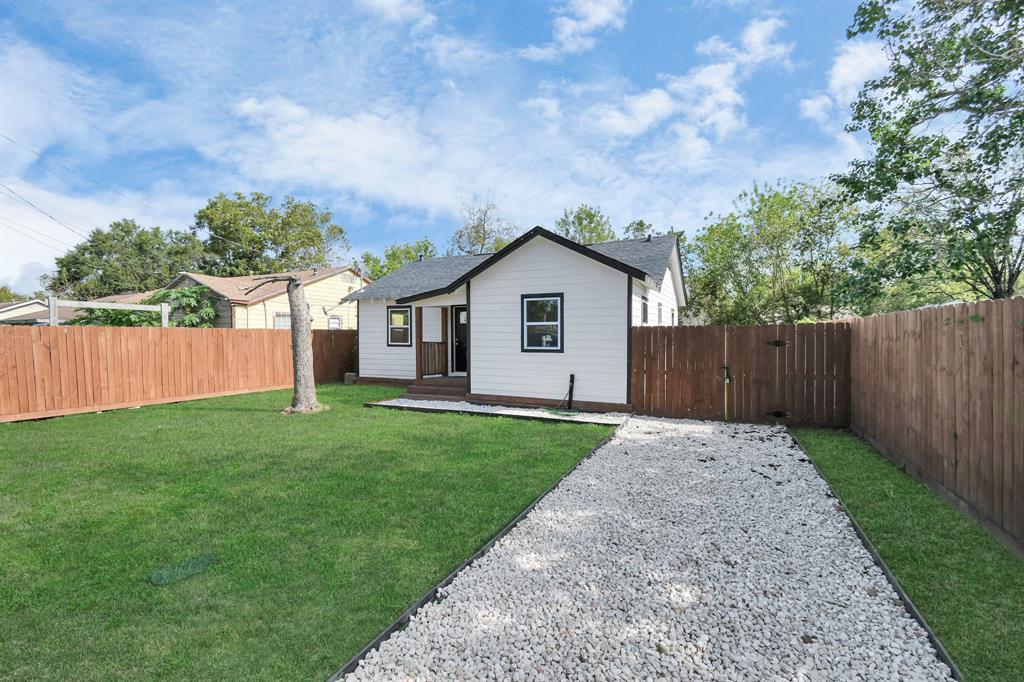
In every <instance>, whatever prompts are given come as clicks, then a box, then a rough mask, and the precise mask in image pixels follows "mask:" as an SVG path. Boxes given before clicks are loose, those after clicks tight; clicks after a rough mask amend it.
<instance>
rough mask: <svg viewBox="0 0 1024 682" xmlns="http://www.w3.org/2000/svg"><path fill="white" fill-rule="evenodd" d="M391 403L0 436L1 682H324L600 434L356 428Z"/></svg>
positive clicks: (95, 419) (64, 424) (253, 401)
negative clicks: (163, 579)
mask: <svg viewBox="0 0 1024 682" xmlns="http://www.w3.org/2000/svg"><path fill="white" fill-rule="evenodd" d="M398 392H399V391H396V390H395V389H392V388H386V387H375V386H359V387H354V386H340V385H327V386H321V387H320V389H319V395H320V399H321V401H322V402H324V403H326V404H327V405H329V406H330V408H331V409H330V410H328V411H326V412H323V413H320V414H315V415H299V416H283V415H281V414H280V413H279V411H280V409H281V408H282V407H284V406H286V405H287V404H288V402H289V400H290V393H289V392H287V391H276V392H270V393H259V394H249V395H242V396H234V397H229V398H218V399H212V400H201V401H194V402H190V403H181V404H177V405H163V406H152V407H144V408H141V409H137V410H121V411H115V412H108V413H106V414H90V415H79V416H71V417H63V418H59V419H52V420H48V421H40V422H25V423H19V424H0V678H3V679H8V678H13V679H32V680H39V679H76V680H109V679H131V680H136V679H148V678H155V677H164V678H173V679H224V678H228V679H237V678H240V677H242V676H247V677H251V678H256V679H275V680H277V679H323V678H324V677H326V676H327V675H329V674H330V673H332V672H333V671H334V670H335V669H336V668H337V667H338V666H339V665H341V664H342V663H344V662H345V661H346V660H347V659H348V658H349V657H350V656H352V655H353V654H355V653H356V652H357V651H358V650H359V649H360V648H361V647H362V646H364V645H365V644H366V643H367V642H368V641H369V640H370V639H372V638H373V637H374V636H375V635H376V634H377V633H378V632H379V631H380V630H382V629H383V628H384V627H385V626H386V625H387V624H388V623H390V622H391V621H392V620H393V619H394V618H395V617H397V616H398V615H399V614H400V613H401V612H402V611H403V610H404V609H405V608H407V607H408V606H409V604H411V603H412V602H413V601H414V600H415V599H416V598H417V597H418V596H419V595H420V594H422V593H423V592H424V591H425V590H427V589H428V588H429V587H430V586H431V585H433V584H435V583H436V582H437V581H438V580H440V579H441V578H443V577H444V576H445V575H447V574H448V573H449V572H450V571H451V570H452V569H454V568H455V567H456V566H458V565H459V564H460V563H461V562H462V561H463V560H464V559H465V558H466V557H468V556H469V555H470V554H472V553H473V552H474V551H475V550H476V549H477V548H479V547H480V546H481V545H483V544H484V543H485V542H486V541H487V540H488V539H490V538H491V537H492V536H493V535H494V533H495V532H496V531H498V530H499V529H500V528H501V527H502V526H504V525H505V524H506V523H508V522H509V521H510V520H511V519H512V518H513V517H514V516H515V515H516V514H518V513H519V512H520V511H521V510H522V509H523V508H524V507H526V506H527V505H528V504H529V503H530V502H531V501H532V500H533V499H534V498H535V497H536V496H537V495H539V494H540V493H541V492H543V491H544V490H546V489H547V488H548V487H549V486H550V485H551V484H552V483H553V482H554V481H556V480H557V479H558V478H559V476H561V475H562V474H563V473H564V472H565V471H567V470H568V469H569V468H570V467H572V465H573V464H575V463H576V462H577V461H578V460H579V459H580V458H581V457H583V456H584V455H585V454H586V453H587V452H588V451H589V450H590V449H591V448H592V447H593V446H594V445H595V444H596V443H597V442H598V441H600V440H601V439H602V438H603V437H605V436H606V435H608V434H609V433H610V431H611V428H610V427H607V426H594V425H583V424H552V423H539V422H532V421H523V420H513V419H498V418H493V417H479V416H467V415H453V414H450V415H438V414H423V413H415V412H398V411H392V410H381V409H367V408H363V407H362V403H363V402H364V401H366V400H376V399H384V398H389V397H393V396H395V395H396V394H397V393H398ZM204 554H214V555H216V556H217V557H218V558H219V561H218V563H216V564H214V565H213V566H211V567H210V568H208V569H207V570H206V571H204V572H203V573H201V574H199V575H197V576H195V577H192V578H190V579H188V580H185V581H184V582H177V583H174V584H171V585H167V586H164V587H154V586H153V585H151V584H150V583H149V582H148V577H149V576H150V574H151V573H152V572H153V571H154V570H156V569H158V568H161V567H165V566H167V565H169V564H173V563H176V562H180V561H183V560H186V559H189V558H192V557H196V556H199V555H204Z"/></svg>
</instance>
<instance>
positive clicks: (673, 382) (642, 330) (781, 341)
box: [631, 322, 850, 426]
mask: <svg viewBox="0 0 1024 682" xmlns="http://www.w3.org/2000/svg"><path fill="white" fill-rule="evenodd" d="M632 333H633V355H632V362H633V366H632V375H631V384H632V386H631V395H632V403H633V409H634V410H635V411H636V412H637V413H638V414H648V415H656V416H662V417H687V418H691V419H715V420H729V421H732V420H735V421H743V422H778V423H791V424H815V425H820V426H845V425H847V424H848V423H849V420H850V326H849V324H848V323H846V322H827V323H818V324H798V325H793V324H784V325H760V326H744V327H635V328H634V329H633V331H632Z"/></svg>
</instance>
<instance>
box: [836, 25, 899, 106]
mask: <svg viewBox="0 0 1024 682" xmlns="http://www.w3.org/2000/svg"><path fill="white" fill-rule="evenodd" d="M888 68H889V59H888V57H887V56H886V54H885V51H884V50H883V49H882V43H881V42H879V41H877V40H852V41H849V42H846V43H843V44H842V45H841V46H840V47H839V50H838V52H837V54H836V58H835V61H834V62H833V63H832V70H831V71H830V72H829V76H828V90H829V92H830V93H831V94H832V97H833V98H834V99H835V102H836V104H837V105H839V106H842V107H845V106H846V105H848V104H850V103H852V102H853V100H855V99H857V93H859V92H860V89H861V86H862V85H864V82H865V81H868V80H871V79H873V78H878V77H879V76H882V75H883V74H885V72H886V71H887V70H888Z"/></svg>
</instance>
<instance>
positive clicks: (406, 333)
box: [388, 306, 412, 346]
mask: <svg viewBox="0 0 1024 682" xmlns="http://www.w3.org/2000/svg"><path fill="white" fill-rule="evenodd" d="M388 345H389V346H411V345H412V308H410V307H409V306H388Z"/></svg>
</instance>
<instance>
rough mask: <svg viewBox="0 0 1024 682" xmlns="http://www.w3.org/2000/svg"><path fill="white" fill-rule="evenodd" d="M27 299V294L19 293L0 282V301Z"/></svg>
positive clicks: (8, 301) (11, 301) (9, 301)
mask: <svg viewBox="0 0 1024 682" xmlns="http://www.w3.org/2000/svg"><path fill="white" fill-rule="evenodd" d="M27 299H28V296H24V295H22V294H19V293H18V292H17V291H15V290H14V289H12V288H10V287H9V286H7V285H6V284H0V303H14V302H17V301H25V300H27Z"/></svg>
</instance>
